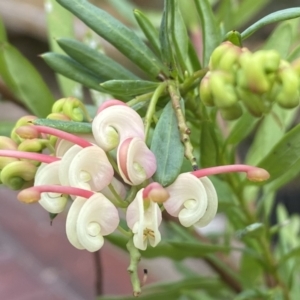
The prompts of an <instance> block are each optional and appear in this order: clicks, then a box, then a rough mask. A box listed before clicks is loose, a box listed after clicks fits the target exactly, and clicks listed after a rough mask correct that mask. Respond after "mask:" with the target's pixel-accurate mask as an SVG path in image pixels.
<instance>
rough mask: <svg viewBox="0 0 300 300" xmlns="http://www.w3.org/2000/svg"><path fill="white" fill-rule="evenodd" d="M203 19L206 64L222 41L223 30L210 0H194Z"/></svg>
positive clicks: (204, 59)
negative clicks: (221, 30)
mask: <svg viewBox="0 0 300 300" xmlns="http://www.w3.org/2000/svg"><path fill="white" fill-rule="evenodd" d="M194 2H195V4H196V8H197V11H198V14H199V16H200V19H201V27H202V36H203V38H202V45H203V61H202V64H203V65H204V66H207V65H208V62H209V58H210V55H211V53H212V52H213V50H214V49H215V48H216V47H217V46H218V45H219V44H220V43H221V32H220V28H219V26H218V24H217V22H216V19H215V16H214V13H213V11H212V7H211V5H210V3H209V1H208V0H194Z"/></svg>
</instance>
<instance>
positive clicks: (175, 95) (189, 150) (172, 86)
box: [168, 80, 198, 170]
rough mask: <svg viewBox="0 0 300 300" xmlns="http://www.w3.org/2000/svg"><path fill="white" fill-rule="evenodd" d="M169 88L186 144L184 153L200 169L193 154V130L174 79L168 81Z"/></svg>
mask: <svg viewBox="0 0 300 300" xmlns="http://www.w3.org/2000/svg"><path fill="white" fill-rule="evenodd" d="M168 90H169V94H170V96H171V100H172V106H173V109H174V111H175V114H176V118H177V123H178V129H179V132H180V136H181V141H182V143H183V144H184V149H185V151H184V155H185V157H186V158H187V159H188V160H189V161H190V163H191V165H192V167H193V169H194V170H198V165H197V161H196V158H195V156H194V154H193V146H192V144H191V141H190V136H189V135H190V134H191V130H190V128H189V127H188V126H187V124H186V121H185V118H184V115H183V111H182V109H181V106H180V102H179V101H180V99H181V95H180V93H179V90H178V88H177V86H176V83H175V82H174V81H171V80H169V81H168Z"/></svg>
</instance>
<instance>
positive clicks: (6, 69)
mask: <svg viewBox="0 0 300 300" xmlns="http://www.w3.org/2000/svg"><path fill="white" fill-rule="evenodd" d="M0 75H1V77H2V79H3V81H4V82H5V84H6V85H7V86H8V87H9V89H10V90H11V92H12V93H14V95H15V96H16V97H17V98H18V99H19V100H20V101H22V103H24V105H25V106H26V107H27V108H28V109H29V110H30V111H31V112H32V113H33V114H35V115H36V116H38V117H45V116H47V115H48V114H49V113H50V112H51V107H52V105H53V103H54V98H53V96H52V94H51V92H50V90H49V89H48V87H47V86H46V84H45V82H44V80H43V79H42V77H41V75H40V74H39V73H38V72H37V70H36V69H35V68H34V66H33V65H32V64H31V63H30V62H29V61H28V60H27V59H26V58H25V57H24V56H23V55H22V54H21V53H20V52H19V51H18V50H17V49H16V48H15V47H13V46H11V45H10V44H8V43H5V42H2V43H0Z"/></svg>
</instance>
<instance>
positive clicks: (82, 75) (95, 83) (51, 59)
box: [42, 52, 106, 93]
mask: <svg viewBox="0 0 300 300" xmlns="http://www.w3.org/2000/svg"><path fill="white" fill-rule="evenodd" d="M42 58H43V59H44V60H45V62H46V63H47V64H48V65H49V67H51V68H52V69H53V70H54V71H55V72H57V73H59V74H62V75H64V76H66V77H67V78H70V79H73V80H75V81H77V82H80V83H82V84H83V85H84V86H86V87H88V88H90V89H94V90H96V91H100V92H104V93H105V92H106V90H105V89H104V88H102V87H101V86H100V83H101V82H103V81H104V80H105V79H104V78H100V77H97V76H96V75H94V74H92V73H91V72H90V71H89V70H87V69H86V68H85V67H83V66H82V65H80V64H79V63H77V62H76V61H75V60H73V59H72V58H70V57H68V56H66V55H62V54H57V53H51V52H49V53H45V54H43V55H42Z"/></svg>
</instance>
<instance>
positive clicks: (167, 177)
mask: <svg viewBox="0 0 300 300" xmlns="http://www.w3.org/2000/svg"><path fill="white" fill-rule="evenodd" d="M151 151H152V152H153V153H154V154H155V157H156V162H157V170H156V173H155V174H154V177H153V178H154V180H155V181H157V182H159V183H160V184H162V185H163V186H166V185H169V184H171V183H172V182H173V181H174V180H175V179H176V177H177V176H178V174H179V173H180V169H181V165H182V162H183V157H184V147H183V144H182V143H181V141H180V133H179V130H178V126H177V119H176V115H175V112H174V110H173V107H172V103H171V101H170V102H169V103H168V104H167V105H166V106H165V108H164V110H163V112H162V114H161V116H160V118H159V120H158V123H157V125H156V127H155V130H154V133H153V137H152V143H151Z"/></svg>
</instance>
